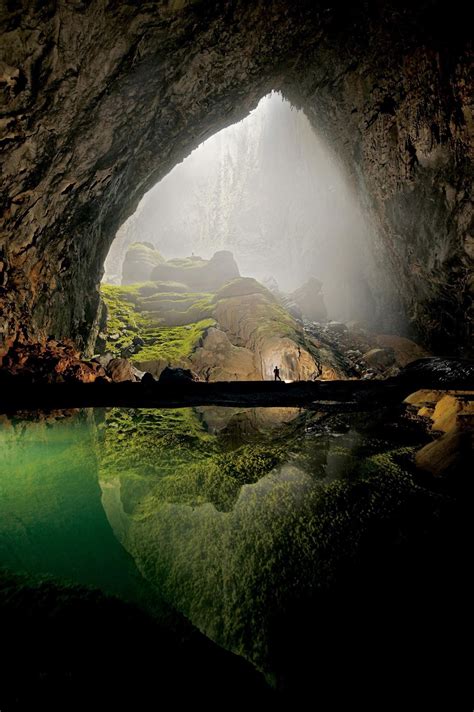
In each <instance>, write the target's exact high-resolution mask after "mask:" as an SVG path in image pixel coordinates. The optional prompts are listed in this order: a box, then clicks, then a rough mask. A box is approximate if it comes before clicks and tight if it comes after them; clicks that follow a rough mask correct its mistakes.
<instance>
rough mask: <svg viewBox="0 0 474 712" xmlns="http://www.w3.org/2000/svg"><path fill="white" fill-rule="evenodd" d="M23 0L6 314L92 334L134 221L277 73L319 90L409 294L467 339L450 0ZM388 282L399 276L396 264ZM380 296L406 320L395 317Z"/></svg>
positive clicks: (317, 104) (418, 312) (7, 26)
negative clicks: (345, 4) (50, 0)
mask: <svg viewBox="0 0 474 712" xmlns="http://www.w3.org/2000/svg"><path fill="white" fill-rule="evenodd" d="M338 8H339V5H338V4H336V5H332V6H331V7H330V8H327V7H326V4H321V5H319V4H318V3H314V2H312V1H311V2H310V1H309V0H303V1H302V2H299V3H289V2H286V1H284V0H274V1H273V2H270V3H269V2H263V0H262V1H261V2H257V3H252V4H248V3H245V2H243V0H242V1H240V2H239V1H236V2H223V3H219V4H218V5H214V4H209V3H206V2H204V1H203V0H202V1H200V0H198V2H187V0H183V2H180V3H172V4H167V5H162V4H160V5H150V4H146V5H141V4H129V3H119V4H116V5H113V6H108V7H107V10H106V11H104V10H103V6H102V4H101V3H99V2H98V1H97V0H96V1H93V2H91V3H88V4H81V3H76V4H74V5H72V4H67V5H65V4H59V5H53V4H43V3H41V4H37V5H34V6H32V5H29V4H27V3H25V7H24V8H21V6H20V5H9V6H8V9H7V10H6V11H4V12H3V15H2V18H1V19H2V25H3V27H2V29H3V32H4V36H3V38H2V49H1V57H0V61H1V73H0V82H1V84H2V88H3V97H2V99H3V104H4V106H3V118H2V119H1V131H2V151H3V156H2V159H3V160H2V174H3V182H2V206H3V215H2V221H1V243H0V285H1V286H0V289H1V293H0V300H1V309H2V314H3V319H2V323H1V325H0V327H1V329H2V332H3V337H4V340H5V341H6V342H7V343H8V341H10V340H11V339H12V338H13V336H14V335H15V333H17V331H18V330H19V329H22V330H23V331H24V332H25V333H26V335H27V336H28V337H30V338H31V337H33V336H37V335H40V334H45V333H48V332H49V333H54V334H56V335H72V336H74V337H76V338H78V340H79V341H80V342H82V343H83V344H86V343H87V342H88V340H89V335H90V332H91V324H92V323H93V321H94V318H95V315H96V310H97V304H98V296H97V292H96V285H97V283H98V281H99V279H100V275H101V271H102V265H103V262H104V259H105V255H106V254H107V251H108V248H109V246H110V243H111V241H112V239H113V236H114V235H115V233H116V231H117V228H118V226H119V225H120V224H121V223H122V222H123V220H124V219H125V218H126V217H127V216H128V215H130V214H131V212H133V210H134V209H135V207H136V205H137V203H138V201H139V199H140V198H141V196H142V195H143V194H144V192H145V191H146V190H148V189H149V188H150V187H151V186H152V185H154V184H155V183H156V182H157V181H158V180H159V179H160V178H161V177H162V176H163V175H165V174H166V172H167V171H169V170H170V168H171V167H172V166H173V165H175V164H176V163H177V162H178V161H180V160H182V158H183V157H184V156H185V155H186V154H187V153H189V151H190V150H191V149H192V148H193V147H195V146H196V145H197V144H198V143H200V142H201V141H202V140H203V139H204V138H206V137H207V136H209V135H210V134H212V133H213V132H215V131H217V130H218V129H219V128H221V127H223V126H225V125H228V124H230V123H232V122H233V121H235V120H236V119H238V118H241V117H243V116H244V115H246V113H248V111H249V110H250V109H251V108H253V107H254V106H255V105H256V103H257V101H258V99H259V98H260V97H261V96H263V95H264V94H266V93H268V91H269V90H270V89H272V88H275V89H280V90H281V91H282V92H283V93H284V94H285V95H286V96H287V97H288V98H289V99H290V100H291V102H292V103H293V104H294V105H296V106H301V107H302V108H304V110H305V112H306V114H307V116H308V118H309V119H310V121H311V123H312V124H313V126H314V127H315V128H316V129H317V131H318V132H319V133H320V134H321V135H322V136H323V138H324V139H325V140H326V141H327V142H328V145H329V146H331V147H332V149H333V150H334V151H335V152H336V153H337V154H338V156H339V157H340V158H341V160H342V161H343V163H344V164H345V165H346V167H347V169H348V172H349V175H350V177H351V178H352V179H353V180H354V181H355V185H356V186H357V188H358V191H359V194H360V196H361V199H362V201H363V203H364V204H365V206H366V207H367V208H369V209H370V210H371V212H372V215H373V217H374V219H375V221H376V223H377V226H378V229H379V231H380V235H381V238H380V243H379V244H374V245H373V249H374V251H376V252H377V253H378V254H380V255H381V256H382V259H383V261H384V264H385V265H386V268H387V273H389V272H392V273H393V275H394V277H395V282H396V284H397V286H398V289H399V292H400V297H401V300H402V302H403V307H404V310H405V313H406V315H407V317H408V319H409V320H411V321H412V322H413V325H414V326H415V327H416V329H417V330H418V331H419V332H420V334H421V336H422V337H423V338H424V339H425V340H426V341H430V342H431V343H432V344H434V345H435V346H436V345H437V346H438V347H439V348H441V346H442V347H443V348H446V349H448V348H450V347H451V346H452V343H453V342H454V341H455V340H457V341H460V342H464V343H467V340H468V334H467V327H466V320H465V312H466V309H467V306H468V303H469V302H468V296H469V291H468V290H469V283H468V276H469V273H468V267H469V264H468V254H469V252H470V253H471V254H472V242H470V241H469V240H472V238H469V234H468V231H469V220H470V212H469V209H470V204H469V185H470V175H471V164H470V162H469V146H468V131H469V127H470V123H469V121H470V115H469V114H468V103H467V102H468V94H469V83H468V70H469V62H468V50H467V49H466V41H465V37H466V33H467V32H468V28H469V26H470V25H469V22H467V20H466V18H465V17H463V16H462V11H460V10H459V8H458V9H457V11H456V12H452V13H450V14H447V13H446V11H445V7H444V5H443V4H442V3H441V2H434V3H433V2H422V3H418V4H416V6H414V7H412V6H411V5H407V6H406V7H405V8H403V10H401V9H400V5H399V3H395V2H393V3H390V2H387V3H384V4H383V5H380V4H376V5H368V4H366V3H365V2H357V3H356V4H355V6H353V7H352V9H351V10H350V11H347V9H342V4H341V6H340V9H338ZM379 281H381V282H383V281H386V279H385V275H383V274H381V275H380V276H379ZM392 304H393V308H392V312H393V313H388V312H387V306H386V305H385V304H382V303H380V304H377V307H376V308H377V310H378V311H379V312H380V313H384V315H385V316H386V318H387V319H388V320H389V321H391V322H392V323H393V322H394V321H396V319H397V313H396V312H397V311H398V304H397V301H396V300H395V301H393V302H392Z"/></svg>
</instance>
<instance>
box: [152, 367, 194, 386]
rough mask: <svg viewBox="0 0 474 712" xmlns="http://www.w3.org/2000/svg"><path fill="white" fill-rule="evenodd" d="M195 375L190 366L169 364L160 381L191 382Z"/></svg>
mask: <svg viewBox="0 0 474 712" xmlns="http://www.w3.org/2000/svg"><path fill="white" fill-rule="evenodd" d="M194 380H196V379H195V376H194V374H193V372H192V371H191V370H190V369H189V368H171V366H167V367H166V368H165V369H163V371H162V372H161V374H160V378H159V382H160V383H189V382H190V381H194Z"/></svg>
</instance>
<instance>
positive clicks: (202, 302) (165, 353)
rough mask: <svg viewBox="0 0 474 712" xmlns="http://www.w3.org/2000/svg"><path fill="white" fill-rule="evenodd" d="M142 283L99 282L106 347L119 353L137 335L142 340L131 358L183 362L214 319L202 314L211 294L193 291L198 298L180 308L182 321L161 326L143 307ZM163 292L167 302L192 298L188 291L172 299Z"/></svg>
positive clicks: (164, 299)
mask: <svg viewBox="0 0 474 712" xmlns="http://www.w3.org/2000/svg"><path fill="white" fill-rule="evenodd" d="M143 286H144V285H142V284H131V285H127V286H122V287H118V286H115V285H110V284H107V285H102V286H101V294H102V298H103V299H104V301H105V303H106V305H107V312H108V316H107V341H106V350H107V351H110V352H112V353H113V354H116V355H121V354H122V352H123V351H124V350H125V349H127V348H130V347H131V346H132V344H133V340H134V339H135V337H137V336H139V337H140V338H141V339H143V340H144V342H145V344H144V345H142V346H140V347H137V348H136V349H135V353H134V354H133V356H132V357H131V360H132V361H133V362H135V363H143V362H145V361H154V360H158V359H165V360H167V361H170V362H171V363H174V364H178V363H182V361H183V359H186V358H187V357H188V356H190V355H191V353H192V352H193V350H194V349H195V347H196V345H197V344H198V343H199V340H200V338H201V337H202V336H203V334H204V332H205V330H206V329H207V328H209V327H210V326H212V325H213V324H214V323H215V321H214V319H211V318H204V319H203V318H202V314H203V312H204V313H205V312H206V309H207V310H208V312H209V311H210V310H209V308H208V307H209V304H210V297H211V295H207V294H204V295H201V294H199V295H193V297H194V296H197V297H200V299H198V300H197V301H196V302H195V303H194V304H193V305H192V306H190V307H189V308H188V309H183V310H182V311H181V312H180V315H181V321H182V323H181V325H179V326H162V325H161V323H160V320H157V318H156V316H155V315H154V314H152V313H150V312H147V311H143V309H144V307H145V305H147V304H149V303H150V302H149V301H148V298H147V297H145V298H143V297H142V296H141V294H142V290H143ZM158 296H160V295H158ZM162 296H163V302H164V303H166V304H171V303H174V302H176V304H180V303H185V304H188V303H189V301H187V300H189V299H191V300H192V297H190V295H183V294H176V295H174V296H176V300H171V299H170V294H164V295H162ZM183 298H184V299H183ZM150 299H155V297H151V298H150ZM186 299H187V300H186ZM117 335H118V338H116V336H117ZM111 337H115V338H111Z"/></svg>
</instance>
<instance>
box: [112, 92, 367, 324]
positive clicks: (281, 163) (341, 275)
mask: <svg viewBox="0 0 474 712" xmlns="http://www.w3.org/2000/svg"><path fill="white" fill-rule="evenodd" d="M371 229H372V228H371V227H370V225H369V224H368V222H367V220H366V219H365V218H364V216H363V214H362V212H361V209H360V207H359V205H358V201H357V199H356V196H355V195H354V194H353V192H352V190H351V188H350V187H349V183H348V182H347V181H346V179H345V177H344V174H343V171H342V169H341V167H340V166H339V165H338V163H337V161H336V159H335V158H334V156H333V155H332V153H331V152H330V151H329V150H328V148H327V147H326V146H325V144H324V142H323V141H322V140H321V138H320V137H318V136H317V134H316V133H315V131H314V130H313V128H312V127H311V125H310V123H309V121H308V119H307V118H306V116H305V114H304V113H303V112H302V111H299V110H297V109H295V108H293V107H292V106H291V104H289V102H287V101H286V100H285V99H283V98H282V96H281V95H280V94H276V93H272V94H271V95H268V96H266V97H264V98H263V99H262V100H261V101H260V103H259V104H258V106H257V108H256V109H255V110H254V111H252V112H251V113H250V114H249V116H248V117H246V118H245V119H244V120H242V121H240V122H239V123H237V124H234V125H232V126H230V127H228V128H226V129H224V130H222V131H220V132H218V133H217V134H215V135H214V136H212V137H211V138H209V139H207V140H206V141H205V142H204V143H202V144H201V145H200V146H199V147H198V148H197V149H196V150H194V151H193V152H192V153H191V154H190V155H189V156H188V157H187V158H186V159H185V160H184V161H183V162H182V163H180V164H178V165H177V166H176V167H175V168H174V169H173V170H172V171H171V172H170V173H169V174H168V175H167V176H166V177H165V178H163V180H161V181H160V182H159V183H158V184H157V185H156V186H155V187H154V188H152V190H150V191H149V192H148V193H146V195H145V196H144V197H143V199H142V200H141V202H140V204H139V206H138V208H137V210H136V212H135V214H134V215H133V216H131V217H130V218H129V219H128V220H127V221H126V222H125V223H124V225H123V226H122V227H121V228H120V230H119V232H118V233H117V237H116V240H115V241H114V243H113V245H112V247H111V250H110V253H109V255H108V258H107V261H106V267H105V269H106V272H105V279H106V280H107V281H116V282H119V281H120V275H121V269H122V262H123V257H124V255H125V251H126V248H127V246H128V244H130V243H131V242H136V241H148V242H151V243H153V244H154V245H155V246H156V247H157V249H158V250H160V252H161V253H162V254H163V256H164V257H165V258H172V257H182V256H187V255H190V254H191V253H194V254H195V255H200V256H202V257H205V258H208V257H211V256H212V254H213V253H214V252H215V251H216V250H221V249H227V250H231V251H232V252H233V254H234V256H235V258H236V260H237V263H238V265H239V268H240V271H241V274H242V275H245V276H253V277H256V278H257V279H259V280H262V281H267V280H269V279H272V280H276V282H277V283H278V286H279V287H280V289H282V290H284V291H291V290H293V289H296V288H297V287H299V286H301V284H303V283H304V282H305V281H306V280H307V279H309V278H310V277H317V278H318V279H319V280H321V282H322V283H323V292H324V296H325V300H326V304H327V307H328V310H329V316H330V317H332V318H337V319H349V318H354V317H355V316H359V317H361V316H363V313H361V314H355V312H356V311H357V308H356V307H358V308H359V312H363V311H364V310H370V308H371V306H370V302H371V295H370V290H369V288H368V285H367V280H366V278H365V276H364V275H365V274H366V273H367V268H368V263H369V262H370V260H371V255H370V252H369V250H368V247H367V246H368V239H367V237H368V235H369V233H370V232H371Z"/></svg>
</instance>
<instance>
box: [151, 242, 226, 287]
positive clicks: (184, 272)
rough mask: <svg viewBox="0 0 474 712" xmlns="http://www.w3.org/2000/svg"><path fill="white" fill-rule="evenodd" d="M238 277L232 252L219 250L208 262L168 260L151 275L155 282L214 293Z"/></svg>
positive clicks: (200, 260)
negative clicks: (174, 283) (173, 283)
mask: <svg viewBox="0 0 474 712" xmlns="http://www.w3.org/2000/svg"><path fill="white" fill-rule="evenodd" d="M238 276H239V268H238V267H237V263H236V262H235V260H234V258H233V256H232V252H228V251H227V250H221V251H219V252H216V253H215V254H214V255H213V257H212V258H211V259H210V260H203V259H201V258H199V257H194V256H193V257H188V258H185V259H174V260H168V262H164V263H160V264H158V265H157V266H156V267H155V268H154V269H153V271H152V273H151V278H152V279H153V280H156V281H173V282H181V283H184V284H187V285H188V287H189V291H196V292H198V291H203V292H208V291H214V290H216V289H219V287H221V286H222V285H223V284H225V283H226V282H229V281H230V280H232V279H235V278H236V277H238Z"/></svg>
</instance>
